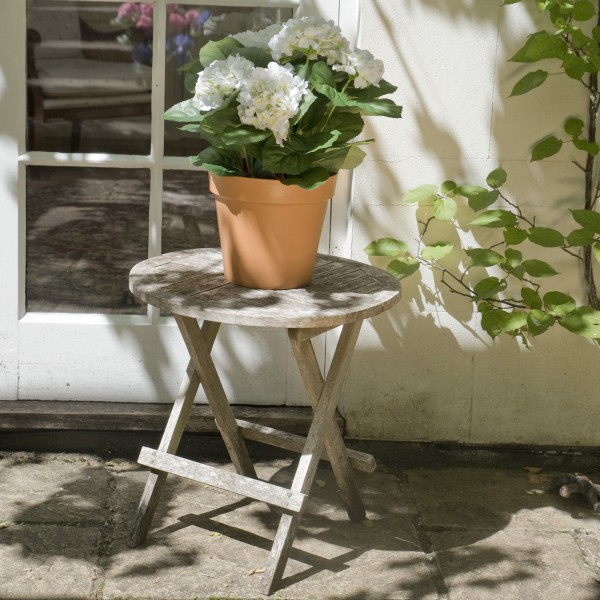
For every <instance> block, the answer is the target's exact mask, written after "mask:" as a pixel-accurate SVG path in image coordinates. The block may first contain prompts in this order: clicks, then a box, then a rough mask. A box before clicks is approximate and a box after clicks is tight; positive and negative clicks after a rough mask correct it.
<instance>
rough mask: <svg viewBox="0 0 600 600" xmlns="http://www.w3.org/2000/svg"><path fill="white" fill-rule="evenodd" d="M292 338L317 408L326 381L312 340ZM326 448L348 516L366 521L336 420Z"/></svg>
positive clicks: (311, 399)
mask: <svg viewBox="0 0 600 600" xmlns="http://www.w3.org/2000/svg"><path fill="white" fill-rule="evenodd" d="M289 337H290V344H291V346H292V350H293V351H294V355H295V357H296V362H297V363H298V368H299V369H300V375H301V376H302V380H303V382H304V386H305V388H306V391H307V393H308V397H309V399H310V403H311V406H312V407H313V409H315V408H316V407H317V405H318V402H319V396H320V395H321V392H322V390H323V385H324V381H323V376H322V375H321V369H320V368H319V363H318V361H317V357H316V356H315V351H314V348H313V345H312V342H311V341H310V339H307V340H305V341H298V340H297V339H295V338H294V337H293V335H292V333H291V332H290V335H289ZM325 449H326V450H327V455H328V457H329V460H330V462H331V466H332V468H333V472H334V475H335V479H336V482H337V484H338V486H339V488H340V492H341V494H342V498H343V499H344V503H345V504H346V510H347V512H348V517H349V518H350V520H351V521H354V522H359V521H363V520H364V518H365V517H366V516H367V515H366V512H365V507H364V505H363V502H362V499H361V497H360V494H359V491H358V486H357V485H356V479H355V477H354V470H353V469H352V465H351V464H350V460H349V458H348V453H347V451H346V446H345V444H344V440H343V438H342V434H341V432H340V430H339V428H338V427H337V425H336V424H335V422H334V420H333V419H332V421H331V423H330V425H329V426H328V427H327V433H326V437H325Z"/></svg>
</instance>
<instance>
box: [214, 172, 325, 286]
mask: <svg viewBox="0 0 600 600" xmlns="http://www.w3.org/2000/svg"><path fill="white" fill-rule="evenodd" d="M209 179H210V191H211V192H212V193H213V194H214V195H215V199H216V207H217V221H218V226H219V238H220V240H221V251H222V253H223V271H224V274H225V278H226V279H227V280H229V281H231V282H232V283H235V284H237V285H241V286H244V287H249V288H259V289H266V290H286V289H291V288H297V287H303V286H305V285H307V284H308V283H309V282H310V280H311V278H312V273H313V268H314V265H315V261H316V259H317V249H318V246H319V239H320V237H321V230H322V229H323V221H324V219H325V213H326V212H327V205H328V203H329V200H330V198H331V197H332V196H333V193H334V191H335V183H336V177H335V176H333V177H330V178H329V179H328V180H327V181H326V182H325V183H323V184H322V185H320V186H319V187H317V188H315V189H313V190H305V189H303V188H301V187H298V186H296V185H292V186H288V185H283V184H282V183H280V182H279V181H277V180H274V179H254V178H250V177H220V176H218V175H214V174H212V173H209Z"/></svg>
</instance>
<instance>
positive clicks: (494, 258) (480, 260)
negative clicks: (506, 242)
mask: <svg viewBox="0 0 600 600" xmlns="http://www.w3.org/2000/svg"><path fill="white" fill-rule="evenodd" d="M465 252H466V254H467V255H468V256H469V257H470V258H471V265H470V266H471V267H491V266H493V265H497V264H498V263H501V262H502V261H503V260H504V256H502V254H498V252H495V251H494V250H488V249H487V248H471V249H469V250H465Z"/></svg>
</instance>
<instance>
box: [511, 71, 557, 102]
mask: <svg viewBox="0 0 600 600" xmlns="http://www.w3.org/2000/svg"><path fill="white" fill-rule="evenodd" d="M547 78H548V71H544V70H542V69H538V70H537V71H533V72H531V73H527V75H525V76H524V77H521V79H519V81H517V83H515V85H514V87H513V89H512V92H511V93H510V96H509V97H513V96H520V95H522V94H526V93H527V92H530V91H531V90H533V89H535V88H536V87H539V86H540V85H542V83H544V81H546V79H547Z"/></svg>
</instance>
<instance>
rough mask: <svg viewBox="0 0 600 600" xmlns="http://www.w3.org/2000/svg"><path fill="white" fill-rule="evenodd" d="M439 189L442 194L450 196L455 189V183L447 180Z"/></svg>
mask: <svg viewBox="0 0 600 600" xmlns="http://www.w3.org/2000/svg"><path fill="white" fill-rule="evenodd" d="M440 189H441V190H442V194H451V193H452V192H454V191H455V190H456V189H457V185H456V182H455V181H452V180H450V179H449V180H448V181H444V183H442V185H441V188H440Z"/></svg>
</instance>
